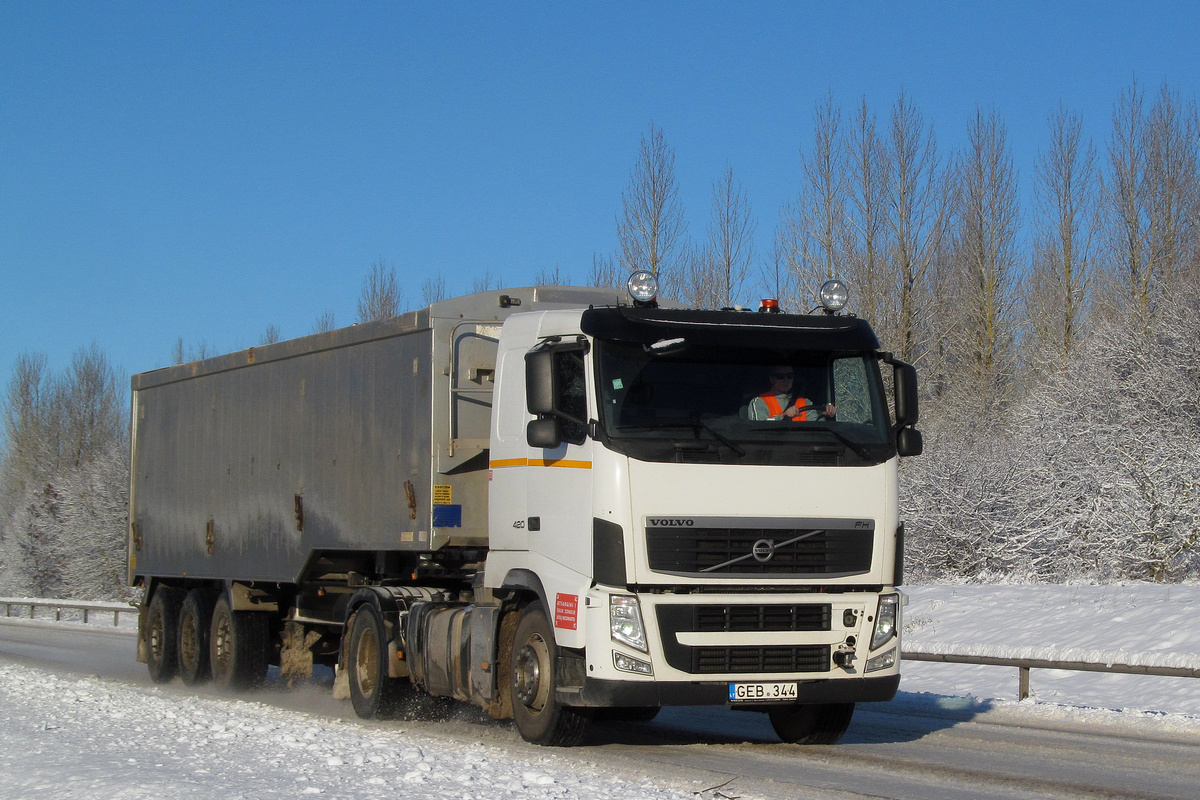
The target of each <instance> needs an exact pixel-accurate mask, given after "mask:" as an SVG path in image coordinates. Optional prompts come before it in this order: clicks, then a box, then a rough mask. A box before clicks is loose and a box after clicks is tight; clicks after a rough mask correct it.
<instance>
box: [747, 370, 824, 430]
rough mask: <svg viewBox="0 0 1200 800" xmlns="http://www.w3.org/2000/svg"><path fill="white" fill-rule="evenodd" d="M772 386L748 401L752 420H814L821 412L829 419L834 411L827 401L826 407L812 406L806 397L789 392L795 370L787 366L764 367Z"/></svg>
mask: <svg viewBox="0 0 1200 800" xmlns="http://www.w3.org/2000/svg"><path fill="white" fill-rule="evenodd" d="M767 378H768V379H769V380H770V381H771V388H770V389H768V390H767V391H765V392H764V393H762V394H760V395H759V396H758V397H756V398H754V399H753V400H751V401H750V409H749V417H750V419H752V420H755V421H765V420H772V421H781V420H791V421H792V422H815V421H816V420H817V419H819V418H820V417H821V416H824V417H826V418H827V419H832V418H833V417H834V415H835V414H837V406H835V405H834V404H833V403H828V404H826V406H825V411H824V412H822V411H821V410H820V409H818V408H816V407H815V406H813V404H812V402H811V401H810V400H809V399H808V398H807V397H800V396H798V395H795V394H793V393H792V380H793V379H794V378H795V372H794V371H793V369H792V368H791V367H788V366H776V367H771V368H770V369H769V370H768V371H767Z"/></svg>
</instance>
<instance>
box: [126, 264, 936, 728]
mask: <svg viewBox="0 0 1200 800" xmlns="http://www.w3.org/2000/svg"><path fill="white" fill-rule="evenodd" d="M656 295H657V286H656V283H655V280H654V278H653V276H652V275H650V274H648V273H640V274H637V275H635V276H634V277H633V278H631V279H630V282H629V295H628V296H624V295H622V294H621V293H620V292H618V291H617V290H610V289H594V288H579V287H548V286H537V287H528V288H520V289H509V290H503V291H488V292H482V293H476V294H471V295H468V296H465V297H460V298H455V299H449V300H444V301H439V302H434V303H432V304H431V305H429V306H428V307H427V308H423V309H420V310H417V311H411V312H407V313H403V314H400V315H399V316H396V317H393V318H390V319H386V320H383V321H377V322H370V323H364V324H358V325H354V326H351V327H348V328H342V329H338V330H332V331H328V332H323V333H317V334H314V335H311V336H306V337H303V338H299V339H294V340H290V341H283V342H278V343H274V344H267V345H264V346H261V347H252V348H249V349H247V350H243V351H240V352H236V353H231V354H228V355H223V356H218V357H215V358H208V359H205V360H202V361H197V362H194V363H188V364H182V365H176V366H171V367H167V368H164V369H159V370H155V371H152V372H145V373H142V374H138V375H135V376H133V378H132V389H133V392H132V460H131V488H130V512H129V550H128V556H129V579H130V582H131V584H133V585H135V586H139V587H142V588H143V589H144V592H143V594H142V597H143V599H142V600H141V601H140V606H139V611H140V614H139V629H138V639H137V654H138V659H139V660H140V661H143V662H145V663H146V664H147V668H148V670H149V673H150V676H151V677H152V678H153V680H155V681H157V682H166V681H170V680H173V679H174V678H175V677H176V676H178V677H179V678H180V679H181V680H182V681H183V683H185V684H189V685H194V684H199V683H202V682H204V681H213V682H215V683H216V684H217V685H218V686H220V687H222V688H228V689H231V690H244V689H250V688H253V687H255V686H258V685H261V684H262V683H263V681H264V680H265V679H266V677H267V675H268V671H269V670H270V669H271V668H272V667H277V668H278V678H274V677H273V678H272V680H279V681H281V682H287V683H290V682H293V681H295V680H298V679H302V678H305V677H309V676H312V674H313V670H314V666H317V665H321V666H323V667H324V668H325V670H324V673H323V674H325V675H329V674H330V672H329V670H330V669H331V670H332V675H333V676H334V677H333V681H332V683H333V691H334V692H335V693H337V694H339V695H340V696H342V697H343V698H345V697H346V696H348V697H349V699H350V700H351V702H352V703H353V707H354V710H355V712H356V713H357V714H358V715H359V716H361V717H364V718H383V717H387V716H390V715H395V714H398V713H403V709H404V708H405V706H406V703H410V702H414V701H417V700H419V699H420V698H424V699H425V700H424V702H425V704H426V705H427V706H430V705H432V706H436V707H439V708H440V707H441V705H442V703H440V702H433V703H431V702H430V701H429V698H430V697H432V698H452V699H454V700H457V701H462V702H467V703H471V704H474V705H476V706H478V707H480V708H482V709H484V710H486V712H487V713H489V714H490V715H492V716H493V717H496V718H501V719H503V718H512V719H513V720H514V722H515V725H516V728H517V730H518V731H519V733H520V735H521V736H522V737H523V738H524V739H525V740H527V741H529V742H533V743H537V744H543V745H556V746H570V745H576V744H578V743H580V742H581V741H582V740H583V737H584V735H585V733H586V731H587V730H588V726H589V724H590V723H591V722H592V721H594V720H597V719H630V720H639V719H640V720H644V719H650V718H652V717H653V716H654V715H655V714H656V713H657V711H658V709H660V708H661V707H664V706H689V705H723V706H728V707H730V708H732V709H737V710H743V711H750V712H760V713H765V714H767V715H768V716H769V719H770V723H771V725H772V726H773V727H774V730H775V731H776V732H777V734H778V735H779V737H780V738H781V739H782V740H784V741H787V742H800V743H831V742H834V741H836V740H837V739H838V738H839V737H841V735H842V734H843V733H844V731H845V730H846V728H847V726H848V725H849V723H850V719H851V715H852V714H853V711H854V707H855V703H858V702H866V701H883V700H889V699H891V698H892V697H893V696H894V694H895V692H896V690H897V686H898V684H899V680H900V674H899V660H900V646H899V645H900V643H899V638H900V629H901V624H900V615H901V605H902V594H901V593H900V592H899V591H898V589H897V587H899V586H900V585H901V581H902V570H903V544H904V526H903V524H902V522H901V520H900V519H899V512H898V500H897V466H898V460H899V458H900V457H904V456H911V455H917V454H919V453H920V452H921V435H920V432H919V431H918V430H917V429H916V428H915V427H914V425H915V424H916V423H917V422H918V407H917V383H916V376H915V371H914V369H913V367H912V366H910V365H908V364H906V363H903V362H902V361H900V360H898V359H896V358H894V357H893V356H892V355H891V354H890V353H887V352H884V351H881V349H880V346H879V342H878V340H877V338H876V336H875V334H874V333H873V332H872V329H871V327H870V326H869V324H868V323H867V322H866V321H865V320H863V319H859V318H857V317H855V316H853V315H850V314H847V313H845V312H844V304H845V287H844V285H843V284H840V283H839V282H831V283H830V284H827V285H826V286H825V287H823V288H822V293H821V297H822V305H820V306H818V307H817V308H816V309H814V310H813V312H810V313H781V312H780V310H779V307H778V304H777V303H775V302H773V301H764V302H763V304H762V306H761V307H760V308H759V309H757V310H751V311H747V310H741V309H724V310H702V309H690V308H675V307H668V304H666V303H664V304H659V303H658V302H657V300H656ZM784 373H787V374H790V375H791V377H792V380H793V384H794V386H795V396H796V397H797V398H803V400H797V403H802V404H803V406H804V409H803V410H804V413H796V414H795V416H794V417H793V416H792V415H789V414H784V415H780V416H778V417H777V418H775V419H759V418H756V415H755V414H753V413H752V412H751V411H750V406H751V405H752V404H753V401H754V399H755V398H756V397H759V396H763V395H764V394H765V393H766V392H767V391H768V389H769V376H770V375H772V374H776V375H782V374H784ZM887 373H890V375H888V380H886V381H885V375H887ZM785 399H786V398H785Z"/></svg>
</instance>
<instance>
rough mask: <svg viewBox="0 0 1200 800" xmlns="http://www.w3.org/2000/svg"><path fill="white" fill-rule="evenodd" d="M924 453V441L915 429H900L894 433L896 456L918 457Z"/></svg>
mask: <svg viewBox="0 0 1200 800" xmlns="http://www.w3.org/2000/svg"><path fill="white" fill-rule="evenodd" d="M924 451H925V440H924V438H923V437H922V436H921V432H920V431H919V430H917V429H916V428H901V429H900V430H899V431H897V433H896V454H897V455H899V456H900V457H902V458H903V457H905V456H919V455H921V453H923V452H924Z"/></svg>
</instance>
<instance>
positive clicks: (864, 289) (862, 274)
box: [843, 97, 899, 344]
mask: <svg viewBox="0 0 1200 800" xmlns="http://www.w3.org/2000/svg"><path fill="white" fill-rule="evenodd" d="M845 145H846V162H847V166H848V179H847V189H848V191H847V194H848V196H849V199H850V203H849V211H850V213H848V214H847V221H848V222H849V224H850V226H851V229H852V236H851V237H850V238H849V241H848V244H847V251H846V255H845V268H844V270H843V274H844V276H845V277H846V278H847V279H848V280H849V281H850V283H851V290H852V295H851V296H852V297H853V298H854V306H855V308H856V309H857V310H858V313H859V314H861V315H862V316H864V317H866V318H867V319H868V320H870V321H871V325H872V327H874V329H875V333H876V334H877V335H878V336H879V339H880V341H882V342H886V343H889V344H890V343H891V342H893V341H894V340H896V339H897V330H898V329H899V324H898V322H899V321H898V318H897V317H898V315H897V303H896V302H895V291H894V290H895V287H896V285H897V283H898V281H897V280H896V277H895V275H894V274H893V270H892V263H891V261H890V260H889V251H890V249H891V247H890V234H891V233H892V226H891V220H890V219H889V217H888V214H889V210H890V207H889V204H888V199H889V197H888V195H889V192H890V191H891V164H890V160H889V158H888V152H887V148H886V144H885V142H884V141H883V139H881V138H880V136H879V134H878V132H877V130H876V123H875V114H874V112H872V111H871V110H870V108H869V107H868V106H867V100H866V98H865V97H864V98H863V99H862V101H861V102H860V103H859V106H858V109H857V110H856V112H855V114H854V118H853V119H852V125H851V126H850V128H849V131H848V133H847V136H846V141H845Z"/></svg>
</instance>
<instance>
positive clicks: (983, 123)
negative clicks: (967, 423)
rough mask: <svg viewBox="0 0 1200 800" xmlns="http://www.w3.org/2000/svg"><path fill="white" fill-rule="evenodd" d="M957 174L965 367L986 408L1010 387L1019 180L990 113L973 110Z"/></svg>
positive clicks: (997, 122) (1005, 140)
mask: <svg viewBox="0 0 1200 800" xmlns="http://www.w3.org/2000/svg"><path fill="white" fill-rule="evenodd" d="M967 141H968V144H967V150H966V152H965V153H964V154H963V155H962V157H961V158H960V160H959V162H958V164H957V170H956V204H957V217H956V230H955V252H956V260H957V262H958V265H959V266H958V269H959V274H960V278H961V280H962V284H961V287H960V291H961V297H962V299H963V300H964V301H965V310H966V311H967V316H966V319H965V323H966V330H964V331H963V333H964V337H963V338H964V341H963V342H962V345H963V348H964V354H965V355H967V357H968V360H967V363H966V364H965V365H964V366H966V367H967V368H968V370H969V373H970V374H972V375H973V377H974V378H975V383H974V386H972V387H970V388H971V389H972V390H973V391H974V392H977V397H976V400H977V401H978V402H979V403H981V404H982V405H983V406H985V407H986V406H988V405H991V404H994V403H996V402H997V401H998V400H1000V399H1002V398H1003V397H1004V395H1005V394H1006V389H1007V388H1008V387H1009V386H1010V383H1009V381H1010V380H1011V378H1012V377H1013V374H1012V366H1013V364H1012V357H1013V352H1012V344H1013V336H1014V331H1015V318H1014V302H1015V298H1014V291H1013V288H1014V287H1013V272H1014V270H1015V269H1016V259H1017V241H1016V235H1017V225H1018V223H1019V218H1018V213H1019V207H1018V203H1017V179H1016V171H1015V169H1014V168H1013V163H1012V154H1011V152H1010V150H1009V148H1008V135H1007V131H1006V129H1005V126H1004V123H1003V122H1001V120H1000V117H999V115H998V114H997V113H996V112H995V111H991V112H989V113H987V114H985V113H984V112H983V110H982V109H976V111H975V117H974V119H973V120H972V121H971V124H970V125H969V126H968V129H967Z"/></svg>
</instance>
